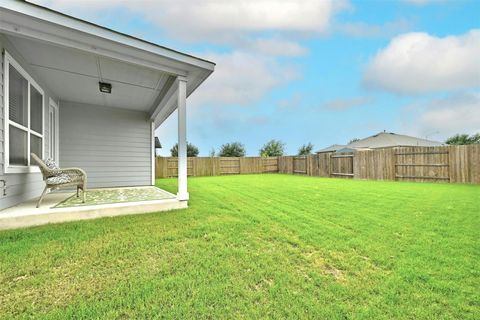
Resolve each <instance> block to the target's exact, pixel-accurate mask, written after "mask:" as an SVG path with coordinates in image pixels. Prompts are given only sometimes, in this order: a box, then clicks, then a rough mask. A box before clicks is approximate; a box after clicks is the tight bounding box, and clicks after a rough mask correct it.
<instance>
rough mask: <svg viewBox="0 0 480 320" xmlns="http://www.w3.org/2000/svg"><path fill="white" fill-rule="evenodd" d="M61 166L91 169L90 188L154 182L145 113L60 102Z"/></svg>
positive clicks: (149, 135) (148, 126) (89, 173)
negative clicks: (152, 180)
mask: <svg viewBox="0 0 480 320" xmlns="http://www.w3.org/2000/svg"><path fill="white" fill-rule="evenodd" d="M59 114H60V152H59V153H60V165H61V167H80V168H82V169H84V170H85V171H86V172H87V176H88V186H89V187H115V186H140V185H151V173H152V172H151V170H152V169H151V152H152V150H151V143H152V142H151V125H150V122H149V121H148V120H147V114H146V113H145V112H138V111H130V110H124V109H119V108H109V107H104V106H96V105H87V104H81V103H75V102H66V101H60V112H59Z"/></svg>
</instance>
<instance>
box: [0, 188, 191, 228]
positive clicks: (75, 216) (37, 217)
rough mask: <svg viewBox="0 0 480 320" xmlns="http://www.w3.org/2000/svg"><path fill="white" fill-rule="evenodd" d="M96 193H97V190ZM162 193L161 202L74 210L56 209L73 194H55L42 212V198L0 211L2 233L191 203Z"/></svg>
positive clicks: (151, 210)
mask: <svg viewBox="0 0 480 320" xmlns="http://www.w3.org/2000/svg"><path fill="white" fill-rule="evenodd" d="M138 188H156V187H138ZM114 189H123V190H124V189H131V188H110V190H114ZM92 191H95V189H93V190H92ZM162 191H163V193H162V197H161V198H160V199H158V200H148V201H129V202H121V203H107V204H98V205H84V206H73V207H55V206H56V205H58V204H59V203H61V202H63V201H65V200H67V199H68V198H70V197H71V196H73V195H74V193H73V192H54V193H50V194H48V195H47V196H45V198H44V200H43V202H42V205H41V206H40V208H36V203H37V200H38V198H34V199H31V200H29V201H26V202H23V203H21V204H19V205H16V206H14V207H11V208H7V209H4V210H2V211H0V230H6V229H16V228H25V227H31V226H38V225H44V224H49V223H60V222H68V221H77V220H87V219H96V218H101V217H115V216H121V215H129V214H143V213H151V212H159V211H166V210H173V209H182V208H187V207H188V203H187V201H179V200H177V198H176V196H175V195H174V194H171V193H168V192H166V191H164V190H162ZM166 195H167V196H166ZM87 197H88V192H87Z"/></svg>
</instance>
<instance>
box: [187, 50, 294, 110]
mask: <svg viewBox="0 0 480 320" xmlns="http://www.w3.org/2000/svg"><path fill="white" fill-rule="evenodd" d="M202 56H203V57H205V58H207V59H209V60H212V61H215V62H216V63H217V66H216V68H215V72H214V73H213V74H212V75H211V76H210V77H209V79H207V81H205V83H204V84H203V85H202V90H198V92H195V93H194V94H193V95H192V98H191V99H190V100H191V101H192V103H193V104H215V105H221V104H236V105H247V104H249V103H252V102H254V101H256V100H259V99H261V98H262V97H263V96H264V95H266V94H267V93H268V92H269V91H270V90H272V89H273V88H274V87H276V86H278V85H282V84H285V83H287V82H289V81H292V80H294V79H296V78H298V77H299V72H298V70H297V69H296V68H295V67H293V66H289V65H284V64H279V63H277V61H276V60H275V59H273V58H269V57H267V56H261V55H258V54H253V53H247V52H242V51H234V52H233V53H228V54H207V55H202Z"/></svg>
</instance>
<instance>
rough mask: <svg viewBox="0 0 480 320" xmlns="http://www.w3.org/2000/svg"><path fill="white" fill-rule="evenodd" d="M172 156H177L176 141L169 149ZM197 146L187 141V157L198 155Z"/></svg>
mask: <svg viewBox="0 0 480 320" xmlns="http://www.w3.org/2000/svg"><path fill="white" fill-rule="evenodd" d="M170 153H171V155H172V157H178V143H176V144H175V145H174V146H173V147H172V149H170ZM198 153H199V151H198V148H197V147H196V146H194V145H193V144H191V143H188V142H187V157H196V156H198Z"/></svg>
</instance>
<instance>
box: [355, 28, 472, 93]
mask: <svg viewBox="0 0 480 320" xmlns="http://www.w3.org/2000/svg"><path fill="white" fill-rule="evenodd" d="M479 57H480V29H474V30H471V31H470V32H468V33H466V34H464V35H460V36H448V37H444V38H439V37H435V36H431V35H429V34H427V33H421V32H418V33H407V34H404V35H400V36H397V37H395V38H394V39H393V40H392V41H391V42H390V43H389V45H388V46H387V47H386V48H384V49H382V50H380V51H379V52H378V53H377V54H376V56H375V57H374V58H373V59H372V61H370V63H369V65H368V66H367V69H366V72H365V74H364V79H363V81H364V83H365V84H366V85H367V86H368V87H374V88H381V89H385V90H387V91H391V92H395V93H400V94H421V93H426V92H434V91H448V90H456V89H464V88H474V87H480V59H479Z"/></svg>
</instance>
